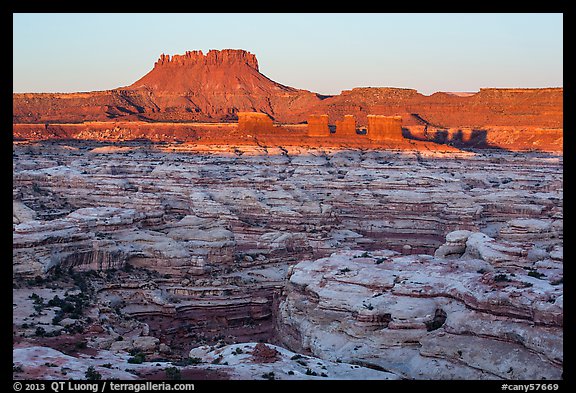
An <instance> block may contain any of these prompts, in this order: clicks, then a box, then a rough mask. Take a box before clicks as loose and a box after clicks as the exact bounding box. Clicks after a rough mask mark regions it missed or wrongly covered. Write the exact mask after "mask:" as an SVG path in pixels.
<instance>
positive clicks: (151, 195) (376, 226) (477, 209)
mask: <svg viewBox="0 0 576 393" xmlns="http://www.w3.org/2000/svg"><path fill="white" fill-rule="evenodd" d="M562 166H563V157H562V155H556V154H552V153H543V152H540V153H538V152H532V153H528V152H525V153H519V152H510V151H506V150H490V149H485V150H469V151H461V150H458V149H449V148H446V149H444V150H429V149H422V150H419V151H414V150H404V151H393V150H388V151H386V150H370V149H365V148H363V149H360V148H358V149H353V148H351V149H338V148H331V147H308V148H306V147H301V146H282V147H271V146H267V147H262V146H258V145H254V144H246V145H243V144H241V143H239V144H237V145H236V146H233V147H230V146H225V145H222V146H214V145H212V146H207V145H187V144H170V143H163V144H153V143H138V142H96V141H91V142H90V141H82V140H62V141H38V142H16V143H14V145H13V177H14V181H13V200H14V202H13V269H14V289H13V293H14V295H13V315H14V325H13V332H14V337H13V338H14V352H13V358H14V360H13V362H14V378H18V379H20V378H53V379H62V378H69V377H72V378H80V379H82V378H87V375H86V374H85V372H86V371H87V369H88V367H89V366H92V367H94V370H95V372H98V373H100V374H101V375H102V376H103V378H120V379H155V378H158V379H162V378H166V377H168V376H173V375H174V373H176V372H178V373H179V375H181V376H182V378H199V379H305V378H310V379H326V378H328V379H330V378H331V379H343V378H345V379H348V378H349V379H403V378H406V379H540V378H546V379H559V378H561V373H562V364H563V349H562V341H563V340H562V334H563V333H562V319H563V268H562V261H563V175H562ZM263 343H266V344H263ZM510 354H512V355H510ZM174 368H175V369H176V371H174Z"/></svg>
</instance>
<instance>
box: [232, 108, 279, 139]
mask: <svg viewBox="0 0 576 393" xmlns="http://www.w3.org/2000/svg"><path fill="white" fill-rule="evenodd" d="M273 128H274V126H273V124H272V119H271V118H270V116H268V115H267V114H266V113H257V112H238V130H239V131H240V132H249V133H250V132H251V133H265V134H266V133H270V132H271V131H272V130H273Z"/></svg>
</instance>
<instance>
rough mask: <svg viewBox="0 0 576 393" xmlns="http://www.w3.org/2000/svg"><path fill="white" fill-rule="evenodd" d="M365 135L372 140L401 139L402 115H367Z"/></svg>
mask: <svg viewBox="0 0 576 393" xmlns="http://www.w3.org/2000/svg"><path fill="white" fill-rule="evenodd" d="M367 135H368V139H370V140H372V141H402V140H403V139H404V137H403V136H402V117H400V116H380V115H368V132H367Z"/></svg>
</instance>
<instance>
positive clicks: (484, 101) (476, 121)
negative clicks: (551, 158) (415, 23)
mask: <svg viewBox="0 0 576 393" xmlns="http://www.w3.org/2000/svg"><path fill="white" fill-rule="evenodd" d="M245 112H255V113H260V114H267V115H268V116H269V118H270V119H271V120H272V122H273V125H274V128H273V133H274V135H275V136H278V137H280V138H281V139H283V140H284V139H285V141H284V142H283V143H286V142H287V143H292V144H298V143H300V142H302V141H303V140H305V139H306V138H309V139H314V140H315V142H314V143H313V144H320V145H325V144H326V143H333V144H334V143H336V144H337V145H338V146H341V145H342V144H347V145H350V146H354V145H356V144H363V143H366V141H367V142H372V145H374V144H378V143H381V142H382V141H384V140H386V141H401V140H400V135H401V133H398V127H397V126H392V125H390V127H392V128H394V129H395V131H393V130H392V129H390V130H388V131H385V130H384V128H385V127H384V126H378V125H373V126H372V127H371V128H372V131H373V132H372V135H371V136H370V133H369V132H368V135H358V134H356V132H355V130H356V127H358V128H363V127H366V126H368V122H369V120H368V116H369V115H380V116H400V117H401V118H402V127H404V128H405V129H406V131H407V132H406V134H407V135H409V137H410V138H411V142H409V143H410V144H414V143H416V142H418V141H432V142H435V143H440V144H443V145H444V146H446V145H450V144H451V145H453V146H457V145H459V144H469V145H470V146H471V147H498V148H506V149H510V150H534V149H535V150H546V151H562V149H563V88H543V89H525V88H518V89H500V88H483V89H480V91H479V92H478V93H467V94H459V93H445V92H439V93H434V94H432V95H430V96H425V95H423V94H420V93H418V92H417V91H416V90H414V89H399V88H386V87H382V88H380V87H376V88H354V89H352V90H347V91H343V92H342V93H341V94H339V95H334V96H322V95H320V94H317V93H313V92H310V91H307V90H301V89H295V88H292V87H289V86H285V85H282V84H280V83H277V82H274V81H272V80H270V79H269V78H268V77H266V76H265V75H263V74H262V73H261V72H260V70H259V66H258V61H257V59H256V56H255V55H253V54H252V53H250V52H247V51H244V50H237V49H224V50H210V51H209V52H208V53H206V54H204V53H202V51H189V52H186V53H185V54H183V55H173V56H170V55H166V54H162V55H161V56H160V57H159V59H158V61H156V63H155V64H154V67H153V68H152V70H151V71H150V72H148V73H147V74H146V75H144V76H143V77H142V78H140V79H139V80H137V81H136V82H134V83H132V84H131V85H128V86H125V87H119V88H116V89H112V90H106V91H95V92H83V93H14V94H13V117H12V119H13V120H12V121H13V136H14V138H22V139H31V140H38V139H51V138H57V139H58V138H60V139H61V138H67V137H74V138H82V137H90V138H94V139H103V140H107V139H113V140H129V139H137V138H146V139H149V140H152V141H167V142H170V141H184V142H191V141H198V142H200V143H208V142H209V141H212V142H214V141H217V142H218V143H235V142H238V141H242V142H244V141H245V139H246V135H243V134H246V133H247V132H248V131H247V128H254V127H256V128H257V129H258V130H268V127H269V126H270V123H269V122H268V120H266V122H267V123H266V124H267V125H266V126H265V127H264V126H263V125H259V124H260V123H258V122H257V121H256V123H253V124H252V125H251V126H248V123H244V120H241V119H239V116H242V115H239V114H240V113H245ZM311 114H320V115H327V116H328V117H327V119H329V120H332V121H334V120H335V121H336V126H337V127H336V128H337V129H336V133H335V134H334V135H331V134H330V132H329V127H328V125H327V123H326V122H327V121H328V120H326V118H324V117H318V116H312V117H311V119H310V115H311ZM320 119H322V120H320ZM337 119H338V120H337ZM339 119H343V120H339ZM237 120H239V122H240V123H242V124H239V125H238V129H237V131H238V133H234V132H231V131H230V128H229V127H228V125H227V124H230V125H231V126H232V128H234V129H235V130H236V128H235V124H236V121H237ZM307 121H308V127H309V132H308V134H307V133H306V131H305V130H304V132H303V133H302V132H300V131H301V130H300V128H298V126H299V125H302V126H304V127H305V123H306V122H307ZM106 123H107V124H106ZM207 123H214V124H215V125H214V126H208V124H207ZM118 124H121V126H118ZM155 124H158V127H156V126H155ZM160 124H161V125H160ZM262 124H263V123H262ZM279 125H281V127H280V126H279ZM288 125H290V127H293V128H294V130H296V132H288V131H287V129H286V127H287V126H288ZM374 127H376V128H374ZM378 127H384V128H381V129H380V131H377V129H379V128H378ZM386 127H387V126H386ZM353 128H354V130H353ZM368 128H370V127H368ZM220 131H222V132H220ZM251 132H254V130H252V131H251ZM257 132H258V134H262V133H266V132H265V131H262V132H260V131H257ZM330 135H331V136H332V137H330V138H328V136H330ZM358 138H360V139H358ZM410 138H408V139H410ZM442 138H444V139H446V140H445V141H444V140H442ZM336 141H338V142H336ZM402 144H406V138H405V140H403V141H402Z"/></svg>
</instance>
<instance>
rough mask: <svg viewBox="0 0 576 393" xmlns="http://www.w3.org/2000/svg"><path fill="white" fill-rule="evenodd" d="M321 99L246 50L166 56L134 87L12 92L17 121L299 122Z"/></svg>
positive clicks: (15, 120)
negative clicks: (258, 116)
mask: <svg viewBox="0 0 576 393" xmlns="http://www.w3.org/2000/svg"><path fill="white" fill-rule="evenodd" d="M319 101H320V98H319V97H318V96H317V95H316V94H315V93H311V92H309V91H306V90H298V89H294V88H292V87H288V86H284V85H281V84H279V83H276V82H274V81H272V80H270V79H269V78H267V77H266V76H264V75H263V74H261V73H260V72H259V70H258V61H257V60H256V56H254V55H253V54H251V53H250V52H247V51H244V50H233V49H225V50H221V51H218V50H211V51H209V52H208V53H207V54H206V55H204V54H203V53H202V51H188V52H186V53H185V54H184V55H174V56H170V55H165V54H162V55H161V56H160V58H159V59H158V61H157V62H156V63H155V64H154V68H153V69H152V70H151V71H150V72H149V73H148V74H146V75H145V76H143V77H142V78H141V79H139V80H138V81H136V82H134V83H133V84H132V85H130V86H127V87H122V88H118V89H113V90H108V91H101V92H90V93H70V94H14V113H13V115H14V118H13V120H14V122H15V123H41V122H62V123H75V122H82V121H89V120H92V121H105V120H111V119H123V120H148V121H170V122H174V121H226V120H233V119H236V116H237V115H236V113H237V112H242V111H247V112H263V113H267V114H269V115H270V116H271V117H272V118H273V119H275V120H277V121H283V122H285V121H294V120H296V119H295V118H294V117H293V115H291V113H300V112H303V111H304V110H305V108H308V107H310V106H312V105H314V104H315V103H317V102H319Z"/></svg>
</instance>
